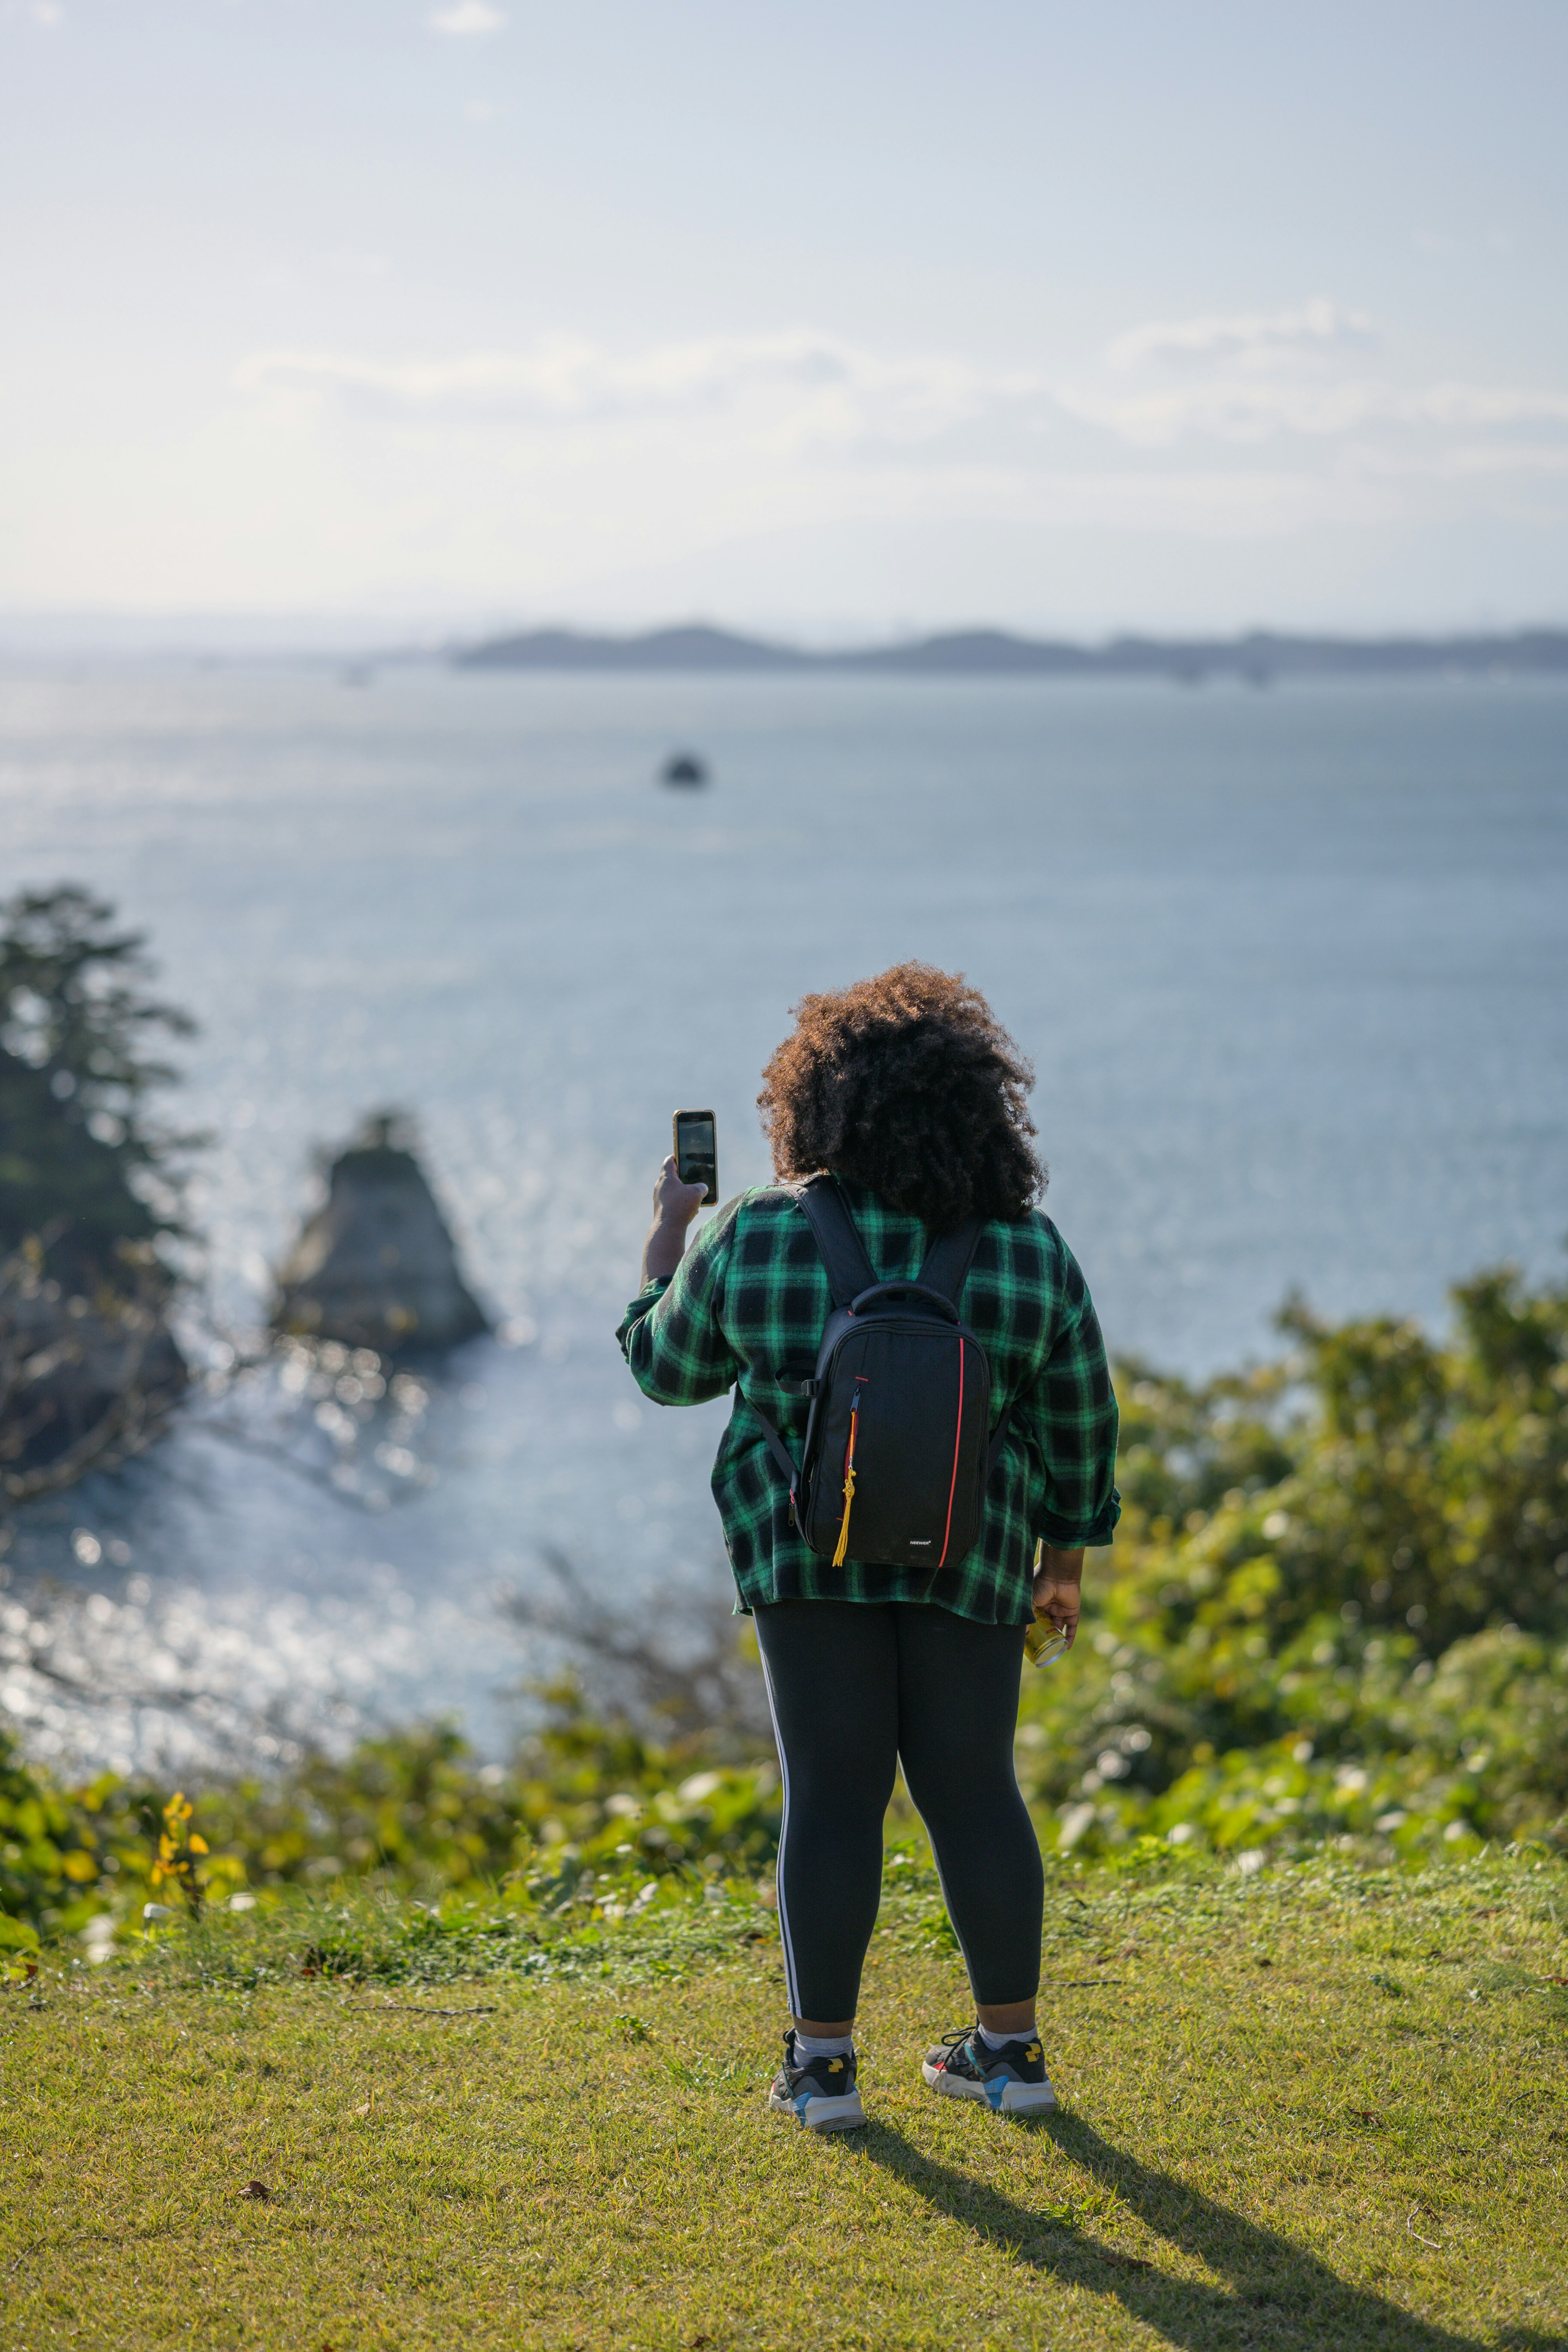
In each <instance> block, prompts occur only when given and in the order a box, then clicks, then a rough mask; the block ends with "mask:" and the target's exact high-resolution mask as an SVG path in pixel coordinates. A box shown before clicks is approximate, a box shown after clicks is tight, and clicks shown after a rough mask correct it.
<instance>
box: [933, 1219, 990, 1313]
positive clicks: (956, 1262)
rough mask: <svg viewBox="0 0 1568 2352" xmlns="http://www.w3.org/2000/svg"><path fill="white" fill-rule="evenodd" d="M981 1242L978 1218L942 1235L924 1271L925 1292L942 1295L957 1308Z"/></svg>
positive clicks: (938, 1238) (937, 1238) (937, 1239)
mask: <svg viewBox="0 0 1568 2352" xmlns="http://www.w3.org/2000/svg"><path fill="white" fill-rule="evenodd" d="M979 1241H980V1220H979V1218H978V1217H971V1218H970V1220H969V1222H968V1223H967V1224H963V1225H960V1226H958V1227H957V1228H956V1230H955V1231H953V1232H952V1233H951V1234H938V1235H937V1237H936V1239H935V1241H934V1242H932V1244H931V1247H930V1249H929V1250H927V1252H926V1255H925V1264H924V1265H922V1266H921V1271H920V1281H921V1288H922V1289H924V1290H937V1291H940V1292H941V1293H942V1297H944V1298H946V1299H949V1300H951V1302H952V1305H953V1306H954V1307H956V1306H957V1305H958V1295H959V1292H960V1291H961V1290H962V1289H963V1285H964V1281H965V1279H966V1277H967V1276H968V1273H969V1269H970V1266H971V1265H972V1264H973V1258H974V1252H975V1249H976V1247H977V1246H978V1244H979Z"/></svg>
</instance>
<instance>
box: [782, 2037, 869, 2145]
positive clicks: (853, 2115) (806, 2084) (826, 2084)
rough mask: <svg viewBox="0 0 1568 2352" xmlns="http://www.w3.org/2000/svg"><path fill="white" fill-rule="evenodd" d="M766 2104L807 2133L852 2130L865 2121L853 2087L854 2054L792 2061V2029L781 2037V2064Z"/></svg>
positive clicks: (793, 2042) (793, 2045) (858, 2096)
mask: <svg viewBox="0 0 1568 2352" xmlns="http://www.w3.org/2000/svg"><path fill="white" fill-rule="evenodd" d="M768 2105H769V2106H770V2107H772V2109H773V2112H774V2114H775V2115H780V2116H794V2117H795V2121H796V2123H797V2124H804V2125H805V2127H806V2129H807V2131H853V2130H854V2128H855V2126H856V2125H857V2124H863V2123H864V2122H865V2120H866V2110H865V2108H864V2107H863V2106H862V2105H860V2094H859V2092H858V2090H857V2089H856V2088H855V2053H854V2052H853V2050H852V2051H851V2052H850V2053H849V2055H848V2056H847V2058H806V2059H804V2060H803V2061H802V2062H801V2063H800V2064H799V2065H798V2066H797V2065H796V2064H795V2028H794V2026H793V2025H792V2026H791V2028H790V2030H789V2032H787V2033H786V2034H785V2035H784V2064H783V2065H782V2066H781V2067H780V2068H779V2071H778V2073H777V2074H775V2075H774V2076H773V2089H772V2090H771V2091H770V2092H769V2093H768Z"/></svg>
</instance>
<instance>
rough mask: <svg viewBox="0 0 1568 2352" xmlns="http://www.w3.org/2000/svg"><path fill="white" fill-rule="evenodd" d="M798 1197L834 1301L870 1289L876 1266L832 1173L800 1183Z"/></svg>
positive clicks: (845, 1303) (846, 1299)
mask: <svg viewBox="0 0 1568 2352" xmlns="http://www.w3.org/2000/svg"><path fill="white" fill-rule="evenodd" d="M798 1198H799V1201H800V1205H801V1207H802V1208H803V1209H804V1211H805V1216H806V1221H807V1223H809V1224H810V1226H811V1230H812V1232H813V1233H814V1234H816V1246H817V1248H818V1249H819V1250H820V1251H821V1252H822V1263H823V1265H825V1266H826V1268H827V1286H828V1288H829V1290H831V1292H832V1293H833V1304H834V1305H835V1307H847V1306H848V1304H849V1301H850V1300H851V1299H852V1298H858V1297H859V1296H860V1293H861V1292H862V1291H863V1290H869V1289H870V1288H871V1286H872V1285H873V1284H874V1283H875V1281H876V1279H877V1270H876V1268H875V1266H874V1265H872V1264H871V1261H870V1259H869V1258H868V1256H867V1255H866V1244H865V1243H864V1242H863V1241H862V1240H861V1238H860V1236H859V1234H858V1233H857V1232H856V1230H855V1220H854V1218H853V1217H852V1216H851V1215H850V1213H849V1205H848V1202H847V1201H846V1200H845V1198H844V1195H843V1193H842V1192H840V1191H839V1189H838V1187H837V1184H836V1183H835V1182H834V1181H833V1179H832V1177H831V1176H814V1177H813V1178H812V1180H811V1181H810V1183H809V1184H805V1185H803V1186H802V1188H801V1191H800V1193H799V1195H798Z"/></svg>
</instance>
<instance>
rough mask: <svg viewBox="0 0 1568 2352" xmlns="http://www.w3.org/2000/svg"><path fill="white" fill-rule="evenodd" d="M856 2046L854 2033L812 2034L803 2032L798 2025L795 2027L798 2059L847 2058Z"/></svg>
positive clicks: (796, 2055)
mask: <svg viewBox="0 0 1568 2352" xmlns="http://www.w3.org/2000/svg"><path fill="white" fill-rule="evenodd" d="M854 2048H855V2036H854V2035H853V2034H852V2033H828V2034H812V2033H802V2032H800V2030H799V2028H798V2027H797V2028H796V2029H795V2057H796V2058H797V2059H801V2058H847V2057H849V2056H850V2054H851V2053H852V2052H853V2050H854Z"/></svg>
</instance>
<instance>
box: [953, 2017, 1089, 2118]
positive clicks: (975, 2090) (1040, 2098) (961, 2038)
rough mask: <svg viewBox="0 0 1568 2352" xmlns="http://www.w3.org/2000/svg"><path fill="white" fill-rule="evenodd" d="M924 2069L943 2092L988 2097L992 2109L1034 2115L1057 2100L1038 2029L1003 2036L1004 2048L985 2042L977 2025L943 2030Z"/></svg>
mask: <svg viewBox="0 0 1568 2352" xmlns="http://www.w3.org/2000/svg"><path fill="white" fill-rule="evenodd" d="M921 2074H923V2075H924V2076H925V2078H926V2081H927V2082H928V2083H929V2084H931V2089H932V2090H933V2091H940V2092H942V2095H944V2097H946V2098H950V2099H984V2101H985V2104H986V2105H987V2106H988V2107H990V2108H991V2110H992V2112H993V2113H994V2115H999V2116H1034V2115H1038V2114H1039V2113H1040V2111H1041V2109H1042V2108H1044V2107H1054V2106H1055V2105H1056V2103H1057V2095H1056V2093H1055V2092H1054V2091H1053V2090H1052V2088H1051V2083H1050V2077H1049V2075H1048V2074H1047V2073H1046V2057H1045V2052H1044V2050H1043V2049H1042V2048H1041V2046H1040V2037H1039V2035H1038V2034H1037V2033H1026V2034H1025V2035H1023V2037H1022V2038H1021V2039H1020V2040H1019V2041H1017V2042H1004V2043H1003V2044H1002V2047H1001V2049H1000V2050H993V2049H992V2047H991V2045H990V2043H989V2042H982V2040H981V2039H980V2028H979V2027H978V2026H977V2025H975V2026H969V2027H966V2028H965V2029H964V2031H963V2032H962V2033H944V2034H943V2035H942V2046H941V2048H940V2049H937V2050H933V2051H931V2053H930V2054H929V2055H928V2057H927V2059H926V2062H925V2063H924V2065H923V2066H922V2067H921Z"/></svg>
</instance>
